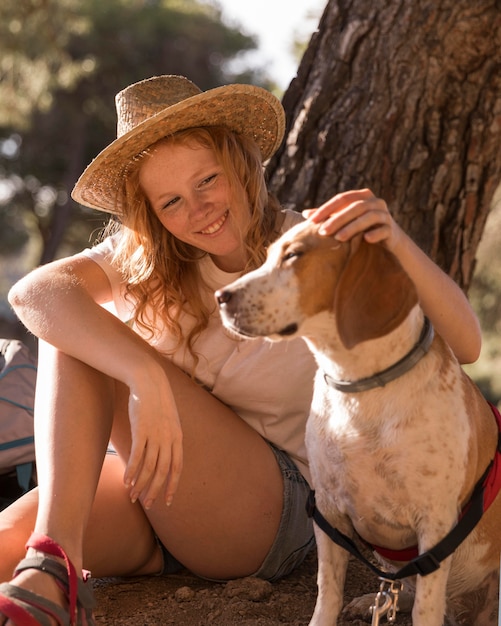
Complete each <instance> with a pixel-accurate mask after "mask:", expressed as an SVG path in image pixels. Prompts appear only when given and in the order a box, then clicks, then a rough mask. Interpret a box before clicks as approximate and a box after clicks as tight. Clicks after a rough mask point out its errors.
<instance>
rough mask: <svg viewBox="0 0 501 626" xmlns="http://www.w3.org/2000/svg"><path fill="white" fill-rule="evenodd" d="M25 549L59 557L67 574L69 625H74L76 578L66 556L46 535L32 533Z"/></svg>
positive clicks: (75, 620) (75, 615) (76, 617)
mask: <svg viewBox="0 0 501 626" xmlns="http://www.w3.org/2000/svg"><path fill="white" fill-rule="evenodd" d="M26 548H33V549H34V550H39V551H40V552H43V553H44V554H49V555H51V556H55V557H59V558H61V559H63V560H64V562H65V565H66V571H67V572H68V603H69V608H68V612H69V615H70V625H73V624H76V623H77V620H78V615H77V593H78V576H77V572H76V569H75V567H74V565H73V563H72V562H71V561H70V559H69V558H68V555H67V554H66V552H65V551H64V550H63V549H62V548H61V546H60V545H59V544H58V543H56V542H55V541H54V540H53V539H51V538H50V537H47V535H43V534H41V533H36V532H34V533H32V535H31V537H30V538H29V539H28V541H27V542H26Z"/></svg>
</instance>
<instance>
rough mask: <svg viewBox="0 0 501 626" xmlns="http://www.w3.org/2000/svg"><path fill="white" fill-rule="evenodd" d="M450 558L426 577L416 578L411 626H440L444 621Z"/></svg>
mask: <svg viewBox="0 0 501 626" xmlns="http://www.w3.org/2000/svg"><path fill="white" fill-rule="evenodd" d="M450 566H451V557H449V558H448V559H446V560H445V561H443V562H442V563H441V564H440V568H439V569H438V570H437V571H436V572H433V574H429V575H428V576H418V577H417V580H416V595H415V599H414V607H413V609H412V624H413V626H442V625H443V623H444V619H445V607H446V588H447V579H448V577H449V570H450Z"/></svg>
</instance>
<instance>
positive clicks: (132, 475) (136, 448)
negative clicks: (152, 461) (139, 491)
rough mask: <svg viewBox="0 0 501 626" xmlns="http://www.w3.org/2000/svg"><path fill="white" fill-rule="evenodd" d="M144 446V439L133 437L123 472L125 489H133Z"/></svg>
mask: <svg viewBox="0 0 501 626" xmlns="http://www.w3.org/2000/svg"><path fill="white" fill-rule="evenodd" d="M145 445H146V443H145V439H142V438H139V437H137V436H136V437H133V439H132V447H131V451H130V454H129V459H128V461H127V465H126V467H125V472H124V484H125V486H126V487H134V486H135V484H136V480H137V476H138V474H139V471H140V469H141V465H142V461H143V456H144V449H145Z"/></svg>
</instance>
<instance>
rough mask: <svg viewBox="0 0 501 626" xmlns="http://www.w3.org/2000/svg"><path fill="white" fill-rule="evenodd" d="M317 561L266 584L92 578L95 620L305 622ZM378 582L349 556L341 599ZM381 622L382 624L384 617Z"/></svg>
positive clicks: (113, 623) (266, 625)
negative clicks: (343, 593) (94, 597)
mask: <svg viewBox="0 0 501 626" xmlns="http://www.w3.org/2000/svg"><path fill="white" fill-rule="evenodd" d="M316 569H317V561H316V555H315V554H314V553H312V554H311V556H309V557H308V558H307V559H306V561H305V562H304V563H303V565H302V566H301V567H300V568H299V569H298V570H297V571H296V572H294V573H293V574H291V575H290V576H288V577H287V578H285V579H283V580H281V581H279V582H276V583H273V584H271V583H268V582H266V581H260V580H257V579H251V578H243V579H239V580H235V581H231V582H229V583H226V584H217V583H211V582H207V581H204V580H201V579H199V578H196V577H195V576H193V575H191V574H189V573H188V572H181V573H179V574H175V575H171V576H164V577H159V578H150V577H148V578H131V579H99V580H96V581H94V589H95V594H96V599H97V604H98V605H97V609H96V611H95V617H96V623H97V624H98V625H104V624H106V626H169V625H172V624H174V625H176V626H177V625H179V626H210V625H215V626H272V625H275V624H288V625H290V626H306V625H307V624H308V623H309V620H310V618H311V615H312V613H313V608H314V605H315V598H316ZM378 589H379V581H378V579H377V578H376V576H375V575H374V574H372V573H371V572H370V571H369V570H368V569H367V568H366V567H365V566H364V565H362V564H360V563H359V562H358V561H356V560H351V561H350V565H349V568H348V574H347V584H346V588H345V601H346V602H348V601H349V600H351V599H352V598H354V597H356V596H359V595H361V594H364V593H374V594H375V593H376V592H377V591H378ZM370 621H371V619H370V616H367V618H366V619H365V620H361V619H358V618H351V619H341V620H340V621H339V622H338V626H348V625H358V626H363V625H365V624H367V623H369V624H370ZM396 623H397V624H398V626H411V620H410V616H409V615H406V614H403V613H402V614H401V613H399V614H398V617H397V622H396ZM381 624H386V621H385V620H384V619H383V620H382V621H381Z"/></svg>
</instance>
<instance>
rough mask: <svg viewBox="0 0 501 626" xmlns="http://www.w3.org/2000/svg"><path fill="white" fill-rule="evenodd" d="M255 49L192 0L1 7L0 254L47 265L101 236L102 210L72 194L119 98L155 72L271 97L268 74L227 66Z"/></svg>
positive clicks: (35, 1) (84, 0)
mask: <svg viewBox="0 0 501 626" xmlns="http://www.w3.org/2000/svg"><path fill="white" fill-rule="evenodd" d="M255 47H256V42H255V40H254V39H253V38H252V37H249V36H248V35H244V34H243V33H241V32H240V31H239V30H237V29H235V28H232V27H228V26H226V25H225V24H224V23H222V21H221V12H220V9H219V8H218V7H217V5H212V4H206V3H203V2H198V1H197V0H183V1H182V2H181V1H180V0H106V1H105V2H103V1H102V0H16V1H14V0H4V2H2V3H1V4H0V59H1V61H0V79H1V80H0V214H1V215H0V250H1V253H2V255H4V256H5V255H9V256H10V255H12V254H15V253H16V254H21V255H24V256H25V258H27V259H29V262H30V263H33V261H34V262H35V264H36V263H45V262H47V261H50V260H53V259H54V258H56V257H58V256H62V255H64V254H67V253H68V252H71V251H74V250H75V249H78V248H81V247H82V246H83V245H85V244H86V242H88V240H89V237H90V236H92V233H94V232H96V231H97V230H99V229H100V228H101V226H102V225H103V221H104V219H105V216H104V214H101V213H97V212H93V211H90V210H87V209H85V208H83V207H78V206H76V204H75V203H74V202H73V201H72V200H71V199H70V192H71V189H72V188H73V185H74V183H75V181H76V180H77V178H78V176H79V175H80V173H81V172H82V171H83V169H84V168H85V166H86V165H87V164H88V163H89V162H90V161H91V159H92V158H93V157H94V156H95V155H96V154H97V153H98V152H99V151H100V150H101V149H102V148H104V147H105V146H106V145H107V144H108V143H109V142H110V141H112V140H113V139H114V138H115V136H116V130H115V129H116V116H115V110H114V97H115V94H116V93H117V92H118V91H120V90H121V89H123V88H124V87H125V86H127V85H129V84H131V83H133V82H135V81H138V80H142V79H144V78H147V77H149V76H153V75H156V74H183V75H185V76H188V77H189V78H190V79H191V80H193V81H194V82H195V83H197V84H198V85H199V87H201V88H202V89H209V88H211V87H215V86H218V85H220V84H224V83H228V82H251V83H254V84H260V85H263V86H265V87H268V88H270V89H273V88H274V85H272V84H271V83H270V80H269V79H268V78H267V76H266V73H265V71H264V70H263V71H262V72H260V71H258V70H252V71H243V72H240V73H237V74H235V73H232V72H231V71H230V62H231V61H234V60H235V59H236V58H238V57H239V55H241V54H242V53H243V52H245V51H248V50H251V49H254V48H255ZM28 244H29V246H30V247H31V248H32V250H31V251H30V252H28V253H27V252H26V250H25V246H26V245H28ZM23 246H24V247H23ZM16 261H17V260H16ZM5 263H7V261H5V262H4V263H3V265H4V267H5ZM27 269H30V267H23V268H21V271H23V270H27Z"/></svg>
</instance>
